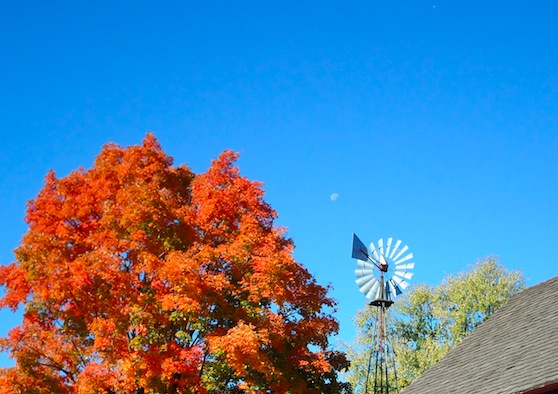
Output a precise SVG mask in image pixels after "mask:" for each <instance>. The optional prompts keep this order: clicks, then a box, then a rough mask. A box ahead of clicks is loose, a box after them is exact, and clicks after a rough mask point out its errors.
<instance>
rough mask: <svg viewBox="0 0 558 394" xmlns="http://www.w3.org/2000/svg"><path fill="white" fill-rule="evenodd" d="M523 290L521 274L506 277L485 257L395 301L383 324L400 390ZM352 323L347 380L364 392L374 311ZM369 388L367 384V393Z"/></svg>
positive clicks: (498, 265) (506, 273) (508, 273)
mask: <svg viewBox="0 0 558 394" xmlns="http://www.w3.org/2000/svg"><path fill="white" fill-rule="evenodd" d="M524 287H525V278H524V276H523V274H522V273H521V272H520V271H509V270H507V269H505V268H504V266H503V265H502V264H501V263H500V262H499V261H498V260H497V259H496V258H494V257H487V258H484V259H482V260H480V261H478V262H477V264H476V265H475V266H473V267H471V268H470V269H469V270H467V271H465V272H462V273H459V274H457V275H454V276H447V277H446V278H445V279H444V280H443V281H442V283H441V284H440V285H438V286H430V285H427V284H418V285H415V286H413V287H412V288H411V289H410V290H409V291H408V292H406V293H404V294H403V295H402V296H401V297H399V298H398V299H397V300H396V302H395V303H394V305H393V306H392V307H391V308H390V310H389V315H388V318H387V332H388V338H389V339H390V342H391V345H392V347H393V349H394V353H395V360H394V361H395V367H396V370H397V386H398V388H399V389H403V388H404V387H406V386H408V385H409V384H410V383H411V382H412V381H413V380H414V379H416V378H417V377H419V376H420V375H421V374H422V373H424V372H425V371H426V370H427V369H428V368H429V367H430V366H432V365H433V364H435V363H436V362H438V361H439V360H440V359H441V358H442V356H444V355H445V354H446V353H447V352H448V351H449V350H450V349H451V348H453V347H454V346H455V345H457V344H458V343H459V342H461V341H462V340H463V339H464V338H465V337H466V336H467V335H468V334H470V333H471V332H472V331H473V330H475V328H476V327H477V326H478V325H480V324H481V323H482V322H483V321H485V320H486V319H487V318H488V317H489V316H490V315H492V314H493V313H494V312H495V311H496V310H498V308H500V307H501V306H502V305H504V304H505V303H506V301H507V300H508V299H509V298H510V297H512V296H513V295H514V294H516V293H518V292H519V291H521V290H522V289H524ZM355 323H356V325H357V327H358V335H357V339H356V341H355V343H354V344H352V346H350V347H349V349H348V355H349V357H350V358H351V360H352V362H351V369H350V371H349V376H348V379H349V381H350V382H351V383H352V385H353V386H354V387H355V388H356V389H357V392H359V389H360V392H364V386H365V382H366V375H367V372H368V368H369V366H368V363H369V356H370V352H371V351H372V350H373V349H374V348H375V346H376V343H375V335H374V332H375V331H374V330H375V328H374V327H375V325H376V323H377V308H374V307H370V306H367V307H366V308H364V309H362V310H361V311H359V312H358V314H357V316H356V318H355ZM372 368H373V366H372ZM372 371H373V369H372ZM394 383H395V382H394ZM372 384H373V382H372V381H371V380H369V392H371V391H370V390H371V389H372V388H371V385H372ZM372 392H373V391H372Z"/></svg>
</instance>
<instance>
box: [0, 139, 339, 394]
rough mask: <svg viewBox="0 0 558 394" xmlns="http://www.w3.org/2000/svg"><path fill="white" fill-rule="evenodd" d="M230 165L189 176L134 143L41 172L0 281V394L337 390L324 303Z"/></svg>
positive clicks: (324, 295) (150, 144) (270, 214)
mask: <svg viewBox="0 0 558 394" xmlns="http://www.w3.org/2000/svg"><path fill="white" fill-rule="evenodd" d="M236 158H237V155H236V154H235V153H233V152H231V151H225V152H223V153H222V154H221V155H220V156H219V157H218V158H217V159H216V160H214V161H213V162H212V163H211V166H210V167H209V169H208V170H207V171H206V172H205V173H202V174H197V175H196V174H194V173H193V172H192V171H191V170H190V169H189V168H188V167H187V166H185V165H180V166H173V160H172V159H171V158H170V157H169V156H167V155H166V154H165V153H164V152H163V150H162V149H161V147H160V145H159V143H158V141H157V140H156V139H155V137H154V136H153V135H151V134H148V135H147V137H146V138H145V140H144V141H143V144H142V145H141V146H132V147H128V148H123V147H120V146H118V145H115V144H108V145H106V146H105V147H104V148H103V150H102V151H101V153H100V154H99V156H98V157H97V158H96V160H95V163H94V166H93V167H92V168H91V169H88V170H83V169H78V170H76V171H74V172H72V173H71V174H69V175H68V176H66V177H63V178H57V177H56V175H55V174H54V172H49V173H48V175H47V176H46V179H45V185H44V187H43V189H42V190H41V191H40V192H39V194H38V196H37V197H36V198H35V199H34V200H32V201H30V202H29V204H28V209H27V214H26V218H25V219H26V222H27V224H28V231H27V233H26V234H25V235H24V237H23V239H22V241H21V244H20V245H19V247H18V248H17V249H16V250H15V256H16V261H15V262H13V263H11V264H9V265H7V266H2V267H0V285H2V286H4V290H5V292H4V295H3V297H2V298H1V299H0V307H3V308H5V307H7V308H11V309H12V310H16V309H17V308H19V307H23V310H24V314H23V320H22V322H21V324H20V325H19V326H17V327H15V328H13V329H12V330H11V331H10V332H9V335H8V337H6V338H2V339H1V340H0V346H1V348H2V350H4V351H9V352H10V354H11V357H12V358H13V359H14V360H15V362H16V364H15V366H14V367H12V368H6V369H3V370H1V372H0V393H12V392H25V393H53V392H56V393H121V392H122V393H191V392H192V393H194V392H195V393H203V392H208V393H212V392H214V393H217V392H266V391H271V392H290V393H312V392H314V393H323V392H335V391H336V390H340V389H341V388H342V384H341V383H339V382H338V380H337V372H338V371H340V370H341V369H343V368H345V367H346V366H347V361H346V359H345V357H344V354H343V353H340V352H335V351H331V350H329V344H328V337H329V336H330V335H332V334H335V333H336V332H337V330H338V323H337V321H336V320H335V319H334V317H333V316H332V312H333V310H334V308H335V305H336V304H335V301H334V300H333V299H332V298H331V297H329V295H328V288H327V287H324V286H321V285H320V284H318V283H317V282H316V280H315V279H314V278H313V276H312V275H311V274H310V273H309V272H308V271H307V270H306V269H305V268H304V267H303V266H302V265H301V264H300V263H298V262H297V261H295V260H294V258H293V242H292V241H291V240H290V239H288V238H287V237H286V235H285V231H284V230H283V229H281V228H279V227H277V226H275V225H274V220H275V218H276V217H277V214H276V212H275V211H274V210H273V209H272V208H271V206H270V205H269V204H268V203H266V202H265V201H264V198H263V197H264V192H263V190H262V187H261V186H262V185H261V184H260V183H258V182H254V181H251V180H249V179H247V178H245V177H243V176H241V175H240V172H239V170H238V168H236V167H235V166H234V162H235V160H236Z"/></svg>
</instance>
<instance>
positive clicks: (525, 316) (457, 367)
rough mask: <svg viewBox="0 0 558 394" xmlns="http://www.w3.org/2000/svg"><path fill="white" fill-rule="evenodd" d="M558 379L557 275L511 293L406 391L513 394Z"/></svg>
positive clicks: (548, 383) (545, 384)
mask: <svg viewBox="0 0 558 394" xmlns="http://www.w3.org/2000/svg"><path fill="white" fill-rule="evenodd" d="M557 382H558V277H555V278H552V279H550V280H547V281H545V282H542V283H540V284H538V285H536V286H533V287H530V288H528V289H526V290H524V291H522V292H520V293H518V294H517V295H515V296H514V297H512V298H511V299H510V300H509V301H508V302H507V303H506V304H505V305H504V306H503V307H502V308H500V309H499V310H498V311H497V312H495V313H494V314H493V315H492V316H491V317H490V318H488V319H487V320H486V321H485V322H484V323H483V324H481V325H480V326H479V327H478V328H477V329H476V330H475V331H474V332H472V333H471V334H470V335H469V336H468V337H467V338H465V339H464V340H463V342H461V343H460V344H459V345H457V346H456V347H455V348H454V349H452V350H451V351H450V352H449V353H448V354H447V355H446V356H444V357H443V358H442V359H441V360H440V361H439V362H438V363H437V364H435V365H433V366H432V367H431V368H430V369H429V370H428V371H426V372H425V373H424V374H423V375H422V376H421V377H419V378H418V379H417V380H415V381H414V382H413V383H412V384H411V385H410V386H408V387H407V388H406V389H404V390H403V391H402V392H401V394H415V393H420V394H428V393H435V394H439V393H452V394H461V393H463V394H484V393H486V394H488V393H490V394H496V393H501V394H504V393H505V394H514V393H525V392H530V391H531V390H535V389H538V388H541V387H545V386H550V385H552V386H554V388H555V387H556V386H555V385H554V384H553V383H555V384H556V383H557ZM536 392H537V393H539V392H540V393H542V392H546V390H541V391H538V390H537V391H536Z"/></svg>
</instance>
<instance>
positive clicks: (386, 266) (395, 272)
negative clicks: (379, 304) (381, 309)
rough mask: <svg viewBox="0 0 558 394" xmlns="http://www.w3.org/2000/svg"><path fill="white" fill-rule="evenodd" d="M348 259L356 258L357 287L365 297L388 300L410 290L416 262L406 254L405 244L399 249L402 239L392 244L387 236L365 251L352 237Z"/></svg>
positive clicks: (357, 239) (354, 236)
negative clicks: (351, 246)
mask: <svg viewBox="0 0 558 394" xmlns="http://www.w3.org/2000/svg"><path fill="white" fill-rule="evenodd" d="M351 256H352V257H353V258H355V259H357V269H356V270H355V275H356V284H357V286H358V288H359V290H360V292H361V293H363V294H364V295H365V296H366V298H368V299H370V300H372V301H374V300H377V299H385V300H388V301H391V300H392V299H394V298H395V297H397V296H398V295H400V294H402V293H403V291H404V290H405V289H406V288H407V287H409V281H410V280H411V278H412V277H413V272H412V271H413V269H414V268H415V263H414V262H413V261H412V259H413V253H411V252H409V247H408V246H407V245H403V246H402V242H401V240H397V241H395V242H394V239H393V238H391V237H390V238H387V239H386V240H385V242H384V239H383V238H380V239H379V240H378V241H377V243H376V244H374V242H371V243H370V248H367V247H366V246H365V245H364V243H363V242H362V241H361V240H360V239H359V238H358V237H357V235H356V234H353V248H352V255H351Z"/></svg>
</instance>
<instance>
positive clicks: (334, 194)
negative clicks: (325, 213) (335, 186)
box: [329, 193, 339, 201]
mask: <svg viewBox="0 0 558 394" xmlns="http://www.w3.org/2000/svg"><path fill="white" fill-rule="evenodd" d="M329 198H330V200H331V201H335V200H337V199H338V198H339V193H332V194H331V196H329Z"/></svg>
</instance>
